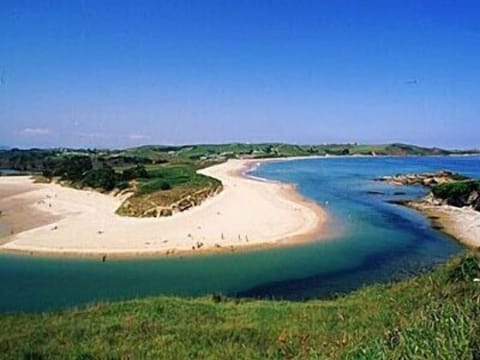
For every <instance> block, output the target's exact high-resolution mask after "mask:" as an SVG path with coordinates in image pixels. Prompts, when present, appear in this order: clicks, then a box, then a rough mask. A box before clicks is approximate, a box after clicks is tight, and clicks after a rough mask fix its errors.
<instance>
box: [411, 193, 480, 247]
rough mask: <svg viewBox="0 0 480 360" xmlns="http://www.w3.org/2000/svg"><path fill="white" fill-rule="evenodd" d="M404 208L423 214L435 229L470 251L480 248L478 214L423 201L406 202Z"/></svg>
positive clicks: (479, 221)
mask: <svg viewBox="0 0 480 360" xmlns="http://www.w3.org/2000/svg"><path fill="white" fill-rule="evenodd" d="M404 206H406V207H408V208H410V209H413V210H416V211H418V212H420V213H421V214H423V215H424V216H425V217H427V218H428V219H429V220H430V221H431V222H432V225H433V227H434V228H435V229H437V230H439V231H442V232H443V233H445V234H447V235H448V236H450V237H452V238H453V239H455V240H456V241H457V242H458V243H460V244H462V245H464V246H466V247H468V248H470V249H475V250H477V249H479V248H480V212H478V211H475V210H473V209H471V208H467V207H463V208H457V207H453V206H449V205H431V204H427V203H426V202H424V201H423V200H416V201H408V202H406V203H405V204H404Z"/></svg>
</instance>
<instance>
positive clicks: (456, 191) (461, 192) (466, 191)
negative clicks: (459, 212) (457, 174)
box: [432, 180, 480, 199]
mask: <svg viewBox="0 0 480 360" xmlns="http://www.w3.org/2000/svg"><path fill="white" fill-rule="evenodd" d="M472 191H480V181H474V180H466V181H455V182H451V183H447V184H441V185H436V186H434V187H433V188H432V193H433V195H435V196H436V197H438V198H440V199H449V198H461V197H465V196H469V195H470V194H471V192H472Z"/></svg>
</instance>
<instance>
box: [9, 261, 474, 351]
mask: <svg viewBox="0 0 480 360" xmlns="http://www.w3.org/2000/svg"><path fill="white" fill-rule="evenodd" d="M478 278H480V260H479V258H478V254H477V255H474V254H469V255H467V256H464V257H462V258H457V259H454V260H452V261H451V262H450V263H448V264H446V265H443V266H442V267H441V268H439V269H437V270H435V271H433V272H432V273H426V274H424V275H421V276H418V277H416V278H412V279H409V280H406V281H402V282H399V283H395V284H392V285H376V286H370V287H366V288H363V289H361V290H358V291H356V292H354V293H352V294H350V295H347V296H345V297H341V298H338V299H334V300H328V301H327V300H324V301H322V300H314V301H308V302H286V301H257V300H236V299H226V298H223V297H221V296H212V297H204V298H197V299H184V298H174V297H156V298H147V299H142V300H136V301H126V302H113V303H100V304H95V305H91V306H88V307H86V308H80V309H72V310H66V311H61V312H54V313H47V314H36V315H35V314H32V315H29V314H18V315H0V326H1V330H0V353H1V354H2V358H4V359H22V358H25V359H93V358H100V359H143V358H161V359H187V358H190V359H266V358H269V359H472V360H473V359H479V358H480V283H479V282H478V280H476V279H478Z"/></svg>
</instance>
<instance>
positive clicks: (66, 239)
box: [0, 158, 328, 258]
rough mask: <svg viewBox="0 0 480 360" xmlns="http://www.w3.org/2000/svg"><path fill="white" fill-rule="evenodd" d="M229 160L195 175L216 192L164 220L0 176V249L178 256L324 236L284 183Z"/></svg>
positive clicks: (318, 219)
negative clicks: (218, 185) (211, 180)
mask: <svg viewBox="0 0 480 360" xmlns="http://www.w3.org/2000/svg"><path fill="white" fill-rule="evenodd" d="M272 160H277V161H279V160H288V159H285V158H284V159H265V160H259V159H252V160H229V161H227V162H225V163H222V164H219V165H215V166H212V167H209V168H206V169H202V170H200V173H202V174H205V175H209V176H212V177H215V178H217V179H219V180H220V181H222V183H223V185H224V190H223V191H222V192H221V193H220V194H218V195H216V196H213V197H212V198H209V199H207V200H206V201H205V202H204V203H202V204H201V205H200V206H197V207H195V208H192V209H190V210H187V211H185V212H182V213H177V214H175V215H174V216H172V217H165V218H129V217H122V216H119V215H116V214H115V210H116V209H117V208H118V207H119V206H120V204H121V203H122V201H123V200H124V198H121V197H114V196H111V195H106V194H100V193H97V192H93V191H86V190H85V191H84V190H75V189H71V188H68V187H62V186H61V185H58V184H36V183H34V182H33V180H32V179H31V178H30V177H26V176H15V177H0V189H1V190H0V210H2V212H3V214H2V216H1V218H0V222H3V223H4V224H5V225H6V226H7V230H8V231H9V234H7V235H6V236H3V237H1V238H0V251H2V252H14V253H21V254H32V255H50V256H72V257H85V256H86V257H97V258H98V257H100V258H103V257H108V258H110V257H114V258H117V257H135V256H178V255H184V254H185V255H191V254H199V253H213V252H232V251H237V250H245V249H256V248H264V247H270V246H289V245H293V244H298V243H302V242H308V241H321V240H322V239H323V240H324V239H326V238H327V237H328V233H327V230H326V222H327V220H328V216H327V213H326V212H325V210H324V209H323V208H322V207H320V206H319V205H318V204H317V203H315V202H313V201H309V200H307V199H305V198H303V197H302V196H301V195H300V194H299V193H298V192H297V191H296V189H295V186H293V185H291V184H284V183H277V182H270V181H267V180H263V179H261V180H262V181H259V180H258V179H254V178H253V177H250V176H248V174H247V173H248V171H249V170H250V169H251V167H253V166H256V164H257V163H259V162H263V161H272Z"/></svg>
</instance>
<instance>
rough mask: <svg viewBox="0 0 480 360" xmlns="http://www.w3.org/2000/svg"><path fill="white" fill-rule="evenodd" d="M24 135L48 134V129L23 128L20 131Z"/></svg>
mask: <svg viewBox="0 0 480 360" xmlns="http://www.w3.org/2000/svg"><path fill="white" fill-rule="evenodd" d="M21 133H22V134H25V135H34V136H37V135H48V134H50V129H47V128H25V129H23V130H22V131H21Z"/></svg>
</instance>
